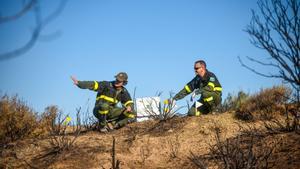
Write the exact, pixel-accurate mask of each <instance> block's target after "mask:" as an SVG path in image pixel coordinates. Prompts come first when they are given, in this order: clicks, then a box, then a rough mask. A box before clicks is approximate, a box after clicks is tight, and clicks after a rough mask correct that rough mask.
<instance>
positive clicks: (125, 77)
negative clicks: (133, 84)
mask: <svg viewBox="0 0 300 169" xmlns="http://www.w3.org/2000/svg"><path fill="white" fill-rule="evenodd" d="M115 78H116V80H118V81H121V82H127V81H128V75H127V73H125V72H120V73H118V74H117V75H116V76H115Z"/></svg>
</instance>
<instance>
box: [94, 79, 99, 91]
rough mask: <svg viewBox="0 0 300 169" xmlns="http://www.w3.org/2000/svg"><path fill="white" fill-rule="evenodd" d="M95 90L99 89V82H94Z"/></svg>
mask: <svg viewBox="0 0 300 169" xmlns="http://www.w3.org/2000/svg"><path fill="white" fill-rule="evenodd" d="M94 83H95V84H94V90H98V87H99V84H98V82H96V81H94Z"/></svg>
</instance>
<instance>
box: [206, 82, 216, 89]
mask: <svg viewBox="0 0 300 169" xmlns="http://www.w3.org/2000/svg"><path fill="white" fill-rule="evenodd" d="M207 85H208V86H211V87H212V88H215V84H214V83H212V82H208V84H207Z"/></svg>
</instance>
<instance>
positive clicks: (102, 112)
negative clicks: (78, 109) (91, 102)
mask: <svg viewBox="0 0 300 169" xmlns="http://www.w3.org/2000/svg"><path fill="white" fill-rule="evenodd" d="M98 113H99V114H108V110H103V111H102V110H98Z"/></svg>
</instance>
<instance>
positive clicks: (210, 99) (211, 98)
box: [203, 96, 214, 102]
mask: <svg viewBox="0 0 300 169" xmlns="http://www.w3.org/2000/svg"><path fill="white" fill-rule="evenodd" d="M203 100H204V101H206V102H209V101H212V100H214V98H213V97H212V96H210V97H208V98H205V99H203Z"/></svg>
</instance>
